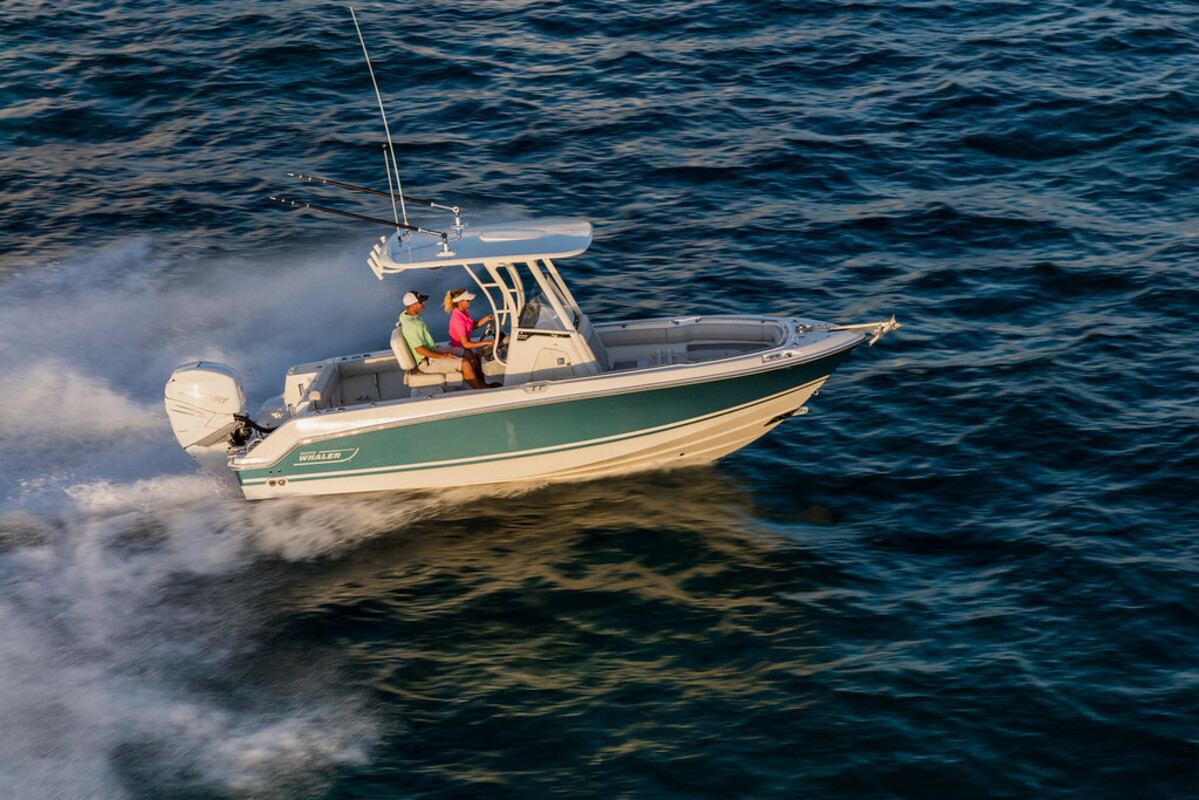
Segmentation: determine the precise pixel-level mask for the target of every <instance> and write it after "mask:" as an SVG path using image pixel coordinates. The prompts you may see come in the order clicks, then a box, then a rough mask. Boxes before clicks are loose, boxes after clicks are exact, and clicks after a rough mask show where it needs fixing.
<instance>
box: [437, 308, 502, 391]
mask: <svg viewBox="0 0 1199 800" xmlns="http://www.w3.org/2000/svg"><path fill="white" fill-rule="evenodd" d="M474 299H475V296H474V295H473V294H471V293H470V292H468V291H466V290H465V289H451V290H450V291H448V292H446V293H445V300H444V301H442V304H441V305H442V308H444V309H445V310H446V311H447V312H448V313H449V315H450V352H452V353H453V354H454V355H457V356H462V357H463V358H468V359H470V361H471V363H472V364H474V366H475V367H476V370H477V372H478V374H480V375H481V374H483V365H482V362H481V359H480V358H479V353H478V352H476V351H477V350H479V348H482V347H488V346H490V345H491V344H493V342H494V340H493V339H484V340H483V341H481V342H472V341H471V339H470V336H471V334H472V333H473V332H474V330H475V328H478V327H480V326H482V325H486V324H487V323H488V322H490V321H491V319H492V317H493V316H494V315H493V314H488V315H487V316H485V317H483V319H481V320H479V321H477V322H476V321H475V320H473V319H471V316H470V301H471V300H474Z"/></svg>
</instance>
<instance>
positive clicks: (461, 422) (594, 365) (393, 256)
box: [165, 176, 899, 499]
mask: <svg viewBox="0 0 1199 800" xmlns="http://www.w3.org/2000/svg"><path fill="white" fill-rule="evenodd" d="M301 177H303V176H301ZM285 202H290V201H285ZM293 204H294V203H293ZM458 213H459V212H458V210H457V209H455V224H454V225H453V226H452V227H451V230H449V231H446V232H436V231H424V230H423V229H419V230H420V232H418V231H417V230H407V229H404V228H399V229H397V230H396V231H395V232H394V233H391V234H390V236H384V237H382V238H380V239H379V241H378V242H377V243H376V244H375V245H374V247H373V248H372V250H371V251H370V254H369V257H368V259H367V261H368V264H369V267H370V268H371V270H373V271H374V273H375V275H376V276H377V277H378V278H379V279H380V280H383V279H385V278H388V277H392V276H394V277H395V279H397V280H403V281H404V282H405V283H404V284H403V286H402V287H400V288H401V289H402V290H404V291H406V290H408V289H409V288H412V287H417V288H419V287H421V286H425V285H429V283H430V279H429V271H430V270H439V271H444V270H455V269H456V270H460V271H461V273H462V274H463V275H464V276H466V277H468V278H469V280H470V282H471V283H473V286H474V288H475V290H476V292H475V294H476V297H477V298H479V299H482V300H484V301H485V303H486V304H487V306H489V307H490V313H491V314H492V315H493V317H494V328H495V330H494V331H493V332H491V333H489V334H487V335H490V336H492V337H493V339H495V340H496V341H497V342H498V343H497V344H496V345H494V346H493V347H491V348H490V351H489V352H487V354H486V355H485V356H484V358H483V361H482V366H483V373H484V374H485V375H486V379H487V380H488V381H489V382H490V383H492V384H499V386H498V388H484V389H472V388H470V387H469V386H468V385H466V383H464V381H463V377H462V374H461V373H460V372H454V373H450V374H447V375H428V374H425V373H422V372H419V371H418V370H417V369H416V367H417V364H416V362H415V360H414V358H413V355H412V353H411V352H410V351H409V350H408V348H407V346H406V345H405V343H404V342H403V340H402V337H401V336H400V335H399V328H398V326H397V328H396V329H395V330H394V331H393V332H392V335H391V341H390V342H389V346H388V347H386V348H383V349H379V350H375V351H373V352H369V353H361V354H354V355H343V356H336V357H332V358H325V359H323V360H319V361H312V362H309V363H305V364H299V365H296V366H293V367H292V368H290V369H289V370H287V374H286V376H285V378H284V380H283V386H282V392H281V393H280V394H279V395H277V396H275V397H272V398H270V399H268V400H267V401H266V402H265V403H263V404H262V407H261V408H260V409H259V410H258V412H257V413H256V414H254V415H253V416H250V415H248V414H247V413H246V400H245V394H244V391H243V388H242V385H241V380H240V377H239V375H238V373H237V371H236V370H235V369H234V368H232V367H230V366H228V365H224V364H219V363H215V362H210V361H195V362H190V363H187V364H184V365H181V366H180V367H178V368H177V369H175V370H174V372H173V373H172V374H171V376H170V379H169V380H168V382H167V384H166V390H165V403H166V411H167V415H168V417H169V419H170V422H171V425H172V429H173V431H174V433H175V436H176V438H177V439H178V441H179V444H180V445H182V447H183V448H184V450H185V451H187V452H188V453H189V454H191V455H192V456H193V457H195V458H196V460H197V461H200V462H201V463H215V464H218V465H221V464H223V465H224V466H227V468H228V469H230V470H232V472H233V474H234V475H235V476H236V477H237V480H238V483H239V484H240V486H241V490H242V492H243V493H244V494H245V496H246V497H247V498H249V499H266V498H277V497H287V496H295V495H317V494H338V493H349V492H378V491H405V490H417V489H428V488H435V487H448V486H486V485H491V484H497V485H498V484H507V483H512V482H534V483H536V482H560V481H578V480H589V479H594V478H599V477H604V476H611V475H619V474H627V473H631V472H637V471H643V470H661V469H669V468H678V467H686V466H693V465H698V464H706V463H709V462H712V461H715V460H716V459H719V458H721V457H722V456H726V455H728V454H729V453H732V452H735V451H737V450H740V449H741V448H743V447H745V446H746V445H749V444H750V443H752V442H753V441H755V440H756V439H758V438H759V437H761V436H763V435H765V434H767V433H769V432H770V431H771V430H773V429H774V428H775V427H777V426H778V425H780V424H781V423H783V422H784V421H785V420H787V419H789V418H791V417H794V416H798V415H801V414H804V413H806V412H807V406H806V405H805V404H806V403H807V402H808V400H809V399H810V398H811V397H812V396H813V395H814V394H815V393H816V391H817V390H818V389H819V388H820V387H821V385H823V384H824V382H825V381H826V380H827V379H828V377H829V376H830V375H831V374H832V372H833V370H835V369H836V368H837V366H838V365H840V364H841V362H842V361H844V360H845V358H846V357H847V356H849V354H850V353H851V352H852V351H853V350H854V349H855V348H857V347H858V346H859V345H862V344H874V343H875V342H876V341H878V339H879V338H880V337H882V336H883V335H884V334H886V333H888V332H889V331H892V330H894V329H895V328H897V327H899V323H897V322H896V321H895V318H894V317H891V318H890V319H889V320H886V321H879V322H870V323H864V324H853V325H837V324H833V323H828V322H822V321H818V320H813V319H808V318H803V317H795V316H779V315H771V314H716V315H703V316H673V317H669V316H668V317H660V318H649V319H631V320H618V321H593V320H592V319H591V317H590V316H589V315H588V314H587V313H586V312H585V311H584V310H583V309H582V308H581V307H580V305H579V303H578V302H577V301H576V299H575V296H574V294H573V293H572V292H571V290H570V288H569V287H568V285H567V282H566V280H565V279H564V277H563V273H562V271H561V270H559V268H558V263H557V262H559V261H563V260H565V259H567V258H573V257H576V256H579V255H581V254H583V253H584V252H585V251H586V250H587V248H588V246H589V245H590V244H591V241H592V236H593V228H592V225H591V224H590V223H589V222H588V221H586V220H581V219H573V218H546V219H518V220H513V221H506V222H494V223H481V224H471V225H466V224H464V223H463V222H462V220H461V217H460V216H458ZM428 234H433V235H428ZM420 275H424V276H425V280H424V281H422V280H420V278H419V277H417V276H420ZM496 334H498V337H497V336H496ZM382 338H383V336H382V334H381V336H380V340H381V342H382Z"/></svg>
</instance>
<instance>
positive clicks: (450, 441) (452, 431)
mask: <svg viewBox="0 0 1199 800" xmlns="http://www.w3.org/2000/svg"><path fill="white" fill-rule="evenodd" d="M851 349H852V348H850V349H847V350H843V351H841V352H838V353H834V354H832V355H829V356H826V357H824V358H821V359H818V360H816V361H809V362H805V363H801V364H797V365H796V366H794V367H788V368H784V369H776V370H770V371H768V372H759V373H755V374H752V375H744V376H740V377H734V378H725V379H722V380H715V381H708V382H704V383H695V384H688V385H685V386H669V387H663V388H660V389H651V390H639V391H632V392H625V393H621V394H611V395H603V396H600V397H587V398H579V399H568V400H560V401H550V402H546V403H540V404H537V405H530V406H521V407H518V408H505V409H501V410H499V411H479V412H477V413H475V414H471V415H468V416H462V417H454V418H449V419H440V420H430V421H427V422H414V423H403V424H399V425H397V426H395V427H392V428H385V429H382V430H375V431H370V432H368V433H358V434H347V435H345V436H339V437H335V438H332V439H326V440H322V441H319V442H311V443H308V444H304V445H300V446H299V447H297V448H295V449H294V450H292V451H291V452H290V453H289V454H288V455H287V456H285V457H284V458H283V459H281V460H280V461H279V463H278V464H276V465H275V466H274V467H272V468H270V469H269V470H268V469H255V470H241V471H238V473H237V476H238V480H239V481H240V482H241V484H242V485H243V486H252V485H256V484H262V483H265V482H266V481H267V480H268V479H272V478H273V479H278V478H286V479H287V480H288V481H289V482H291V481H304V480H327V479H335V478H341V477H349V476H352V475H363V474H371V473H380V472H407V471H411V470H417V469H429V468H433V467H436V466H439V465H447V466H448V465H455V466H456V465H462V464H470V463H479V462H486V461H498V460H508V459H513V458H524V457H528V456H530V455H537V454H541V453H550V452H561V451H565V450H571V449H577V448H580V447H587V446H591V445H593V444H596V443H600V442H618V441H621V440H625V439H630V438H635V437H638V436H643V435H645V434H647V433H649V432H653V431H660V430H670V429H672V428H677V427H681V426H683V425H687V424H690V423H693V422H697V421H700V420H702V419H704V418H709V417H713V416H721V415H724V414H728V413H731V412H732V411H734V410H736V409H739V408H745V407H747V406H751V405H754V404H756V403H760V402H763V401H765V400H768V399H770V398H772V397H776V396H778V395H781V394H786V393H788V392H790V391H793V390H795V389H797V388H799V387H801V386H805V385H807V384H809V383H811V382H813V381H816V380H820V379H823V378H825V377H827V376H828V375H829V374H830V373H831V372H832V371H833V370H834V369H836V368H837V365H838V364H840V363H841V361H842V360H843V359H844V358H845V357H846V356H847V355H848V354H849V352H850V350H851ZM430 456H434V457H435V460H430V458H429V457H430ZM342 463H344V465H345V467H346V469H338V468H337V466H336V465H338V464H342Z"/></svg>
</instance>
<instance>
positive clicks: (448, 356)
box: [400, 292, 498, 389]
mask: <svg viewBox="0 0 1199 800" xmlns="http://www.w3.org/2000/svg"><path fill="white" fill-rule="evenodd" d="M428 299H429V295H427V294H421V293H420V292H408V293H407V294H405V295H404V313H403V314H400V333H401V334H402V335H403V337H404V343H405V344H406V345H408V349H409V350H410V351H412V360H413V361H415V362H416V368H417V369H418V370H420V371H421V372H427V373H442V374H444V373H448V372H461V373H462V378H463V380H465V381H466V382H467V384H468V385H469V386H470V387H471V388H472V389H487V388H490V386H489V384H486V383H484V382H483V380H482V378H481V377H480V376H479V374H478V373H477V372H476V371H475V368H474V366H473V365H472V364H471V363H470V362H469V361H464V360H463V359H461V358H459V357H458V356H456V355H454V354H453V353H451V352H449V350H442V349H441V348H439V347H438V346H437V343H436V342H434V341H433V337H432V336H430V335H429V327H428V326H427V325H425V321H424V320H423V319H421V318H420V312H422V311H424V310H425V301H426V300H428ZM495 385H498V384H495Z"/></svg>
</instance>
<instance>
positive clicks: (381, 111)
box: [350, 6, 408, 225]
mask: <svg viewBox="0 0 1199 800" xmlns="http://www.w3.org/2000/svg"><path fill="white" fill-rule="evenodd" d="M350 18H351V19H353V20H354V30H355V31H357V33H358V43H359V44H361V45H362V56H363V58H365V59H366V68H367V70H368V71H369V72H370V74H371V86H373V87H375V99H376V100H377V101H379V114H380V115H381V116H382V117H383V132H384V133H386V134H387V149H388V151H390V152H391V165H392V167H394V168H395V179H396V193H397V194H398V195H399V197H400V211H401V212H403V214H404V224H405V225H406V224H408V208H407V206H405V205H404V186H403V184H402V183H400V168H399V165H398V164H396V149H395V145H394V144H392V141H391V128H390V127H389V126H388V125H387V110H386V109H384V108H383V95H381V94H379V82H378V81H376V80H375V68H374V67H373V66H372V65H371V54H370V53H368V52H366V39H363V38H362V28H360V27H358V15H357V14H355V13H354V7H353V6H350ZM387 182H388V183H389V184H390V183H391V177H390V173H388V179H387ZM392 204H393V205H394V198H393V203H392ZM396 222H397V223H398V222H399V220H398V219H397V220H396Z"/></svg>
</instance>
